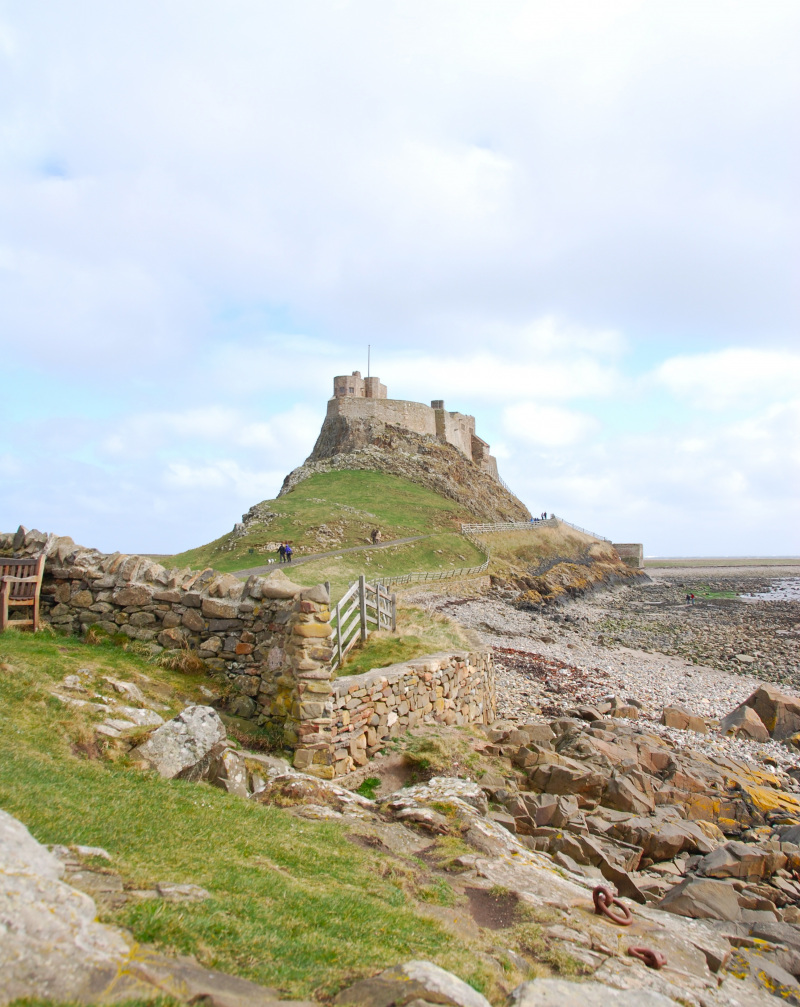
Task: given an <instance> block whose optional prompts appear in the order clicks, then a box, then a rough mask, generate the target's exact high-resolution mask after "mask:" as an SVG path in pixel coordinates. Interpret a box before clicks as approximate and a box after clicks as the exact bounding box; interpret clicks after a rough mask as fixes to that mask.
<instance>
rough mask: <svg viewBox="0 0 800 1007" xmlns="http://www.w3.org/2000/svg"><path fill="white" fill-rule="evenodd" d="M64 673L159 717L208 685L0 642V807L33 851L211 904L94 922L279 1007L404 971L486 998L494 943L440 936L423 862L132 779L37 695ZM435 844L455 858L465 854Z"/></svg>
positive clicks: (29, 637) (443, 877) (432, 866)
mask: <svg viewBox="0 0 800 1007" xmlns="http://www.w3.org/2000/svg"><path fill="white" fill-rule="evenodd" d="M78 671H80V675H81V677H82V679H83V680H84V681H86V682H87V683H89V684H90V687H91V689H92V690H94V691H98V692H101V693H102V692H105V693H108V692H109V691H110V689H109V687H108V686H107V685H106V684H105V683H104V681H103V676H106V675H112V676H114V677H115V678H117V679H122V680H125V681H130V682H134V683H136V684H137V686H138V687H139V688H140V689H141V690H142V692H143V693H144V694H145V696H146V697H147V700H148V701H149V702H151V703H153V702H155V703H158V704H159V706H160V709H161V711H162V715H163V716H164V717H170V716H173V715H174V714H175V713H176V712H178V711H179V710H181V709H182V708H183V707H184V706H185V705H186V704H187V703H191V702H198V701H199V702H201V703H207V702H208V699H207V696H208V693H207V692H206V693H204V694H203V693H201V686H203V687H204V688H206V689H208V687H209V686H211V687H212V688H214V687H215V685H214V682H213V680H210V679H208V678H206V677H205V676H200V677H195V676H190V675H186V674H182V673H176V672H171V671H169V670H167V669H165V668H162V667H159V666H158V665H157V664H154V663H152V662H148V661H145V660H144V659H142V658H141V657H137V656H136V655H135V654H132V653H129V652H125V651H123V650H121V649H119V648H117V647H114V646H112V645H110V644H100V645H95V646H91V645H88V644H86V643H81V642H79V641H78V640H76V639H75V638H70V637H59V636H56V635H54V634H52V633H45V632H42V633H39V634H36V635H35V636H34V635H33V634H29V633H21V632H18V631H7V632H6V633H4V634H2V635H1V636H0V710H2V718H1V719H2V730H0V807H2V808H3V809H4V810H5V811H7V812H8V813H10V814H12V815H14V816H15V817H17V818H18V819H19V820H20V821H22V822H23V823H24V824H25V825H26V826H27V827H28V828H29V829H30V831H31V832H32V834H33V835H34V837H35V838H36V839H38V840H39V841H40V842H42V843H60V844H84V845H89V846H101V847H103V848H105V849H106V850H108V852H109V853H110V855H111V858H112V860H111V864H110V865H107V866H110V867H112V868H113V870H114V871H116V872H118V873H119V874H120V875H121V876H122V879H123V882H124V885H125V889H126V890H128V889H136V890H138V889H146V888H151V887H152V886H153V885H154V884H155V883H156V882H159V881H165V880H166V881H171V882H176V883H193V884H198V885H201V886H202V887H203V888H205V889H207V890H208V891H209V892H211V895H212V897H211V898H210V899H208V900H206V901H204V902H196V903H194V902H193V903H171V902H167V901H164V900H161V899H149V900H138V899H136V898H133V899H131V900H129V901H127V902H125V903H124V904H122V905H116V906H115V905H114V904H106V905H104V906H103V905H101V906H100V907H99V910H100V919H101V921H102V922H105V923H111V924H115V925H117V926H122V927H125V928H127V929H128V930H129V931H130V932H131V933H132V934H133V936H134V938H135V939H136V940H137V941H140V942H143V943H147V944H150V945H155V946H156V947H157V948H158V949H159V950H161V951H164V952H166V953H168V954H174V953H177V954H192V955H194V956H196V957H197V958H198V959H199V960H200V962H201V963H203V964H205V965H206V966H207V967H210V968H218V969H222V970H223V971H226V972H230V973H232V974H234V975H239V976H243V977H245V978H248V979H251V980H253V981H255V982H258V983H261V984H264V985H267V986H272V987H277V988H278V989H279V990H280V991H281V992H282V993H283V994H284V996H289V997H293V998H295V997H309V996H314V997H315V998H319V999H322V1000H327V999H328V998H329V997H330V996H332V995H333V994H335V993H336V992H337V990H339V989H341V988H342V987H343V986H347V985H349V984H350V983H352V982H354V981H356V980H357V979H358V978H361V977H364V976H367V975H370V974H373V973H375V972H376V971H379V970H380V969H381V968H385V967H388V966H390V965H394V964H396V963H397V962H402V961H409V960H412V959H426V960H430V961H434V962H436V963H438V964H439V965H441V966H442V967H443V968H447V969H450V970H452V971H454V972H456V973H457V974H458V975H459V976H461V977H462V978H463V979H465V980H467V981H468V982H471V983H472V984H473V985H474V986H475V987H476V988H477V989H480V990H481V991H483V992H485V993H487V994H488V995H489V996H493V995H494V996H495V997H498V995H499V994H498V989H497V987H496V985H495V979H493V978H492V977H493V976H495V978H496V974H497V970H496V968H495V969H494V970H488V969H487V968H486V966H485V964H484V963H483V962H482V960H481V958H482V952H485V951H487V950H490V949H491V950H495V952H496V953H497V954H501V953H502V952H501V951H498V950H497V949H494V948H493V946H492V933H493V932H492V931H487V932H486V935H485V937H484V936H482V932H476V933H474V934H473V936H471V937H469V938H467V939H465V936H464V934H463V933H462V932H460V931H459V929H458V927H457V926H455V925H454V924H453V922H452V917H453V910H452V909H448V910H445V908H444V907H446V906H452V904H453V902H454V901H455V899H456V895H455V894H454V892H453V890H452V889H451V886H450V881H451V880H453V878H454V876H453V875H452V874H448V873H447V872H446V871H445V870H444V869H442V868H440V867H437V866H436V863H437V862H436V858H435V856H433V855H432V856H431V857H429V861H430V863H428V862H423V861H422V860H420V859H419V858H405V859H403V858H398V857H394V856H391V855H389V854H388V851H386V850H385V849H383V848H381V849H378V850H376V849H373V848H372V847H370V846H369V844H365V843H364V842H363V841H353V837H352V836H351V837H350V838H348V836H349V832H348V825H347V824H346V822H344V821H310V820H308V819H303V818H298V817H296V816H294V815H292V814H291V813H290V812H289V811H287V810H285V809H284V808H283V807H278V806H275V805H265V804H260V803H258V802H254V801H248V800H244V799H242V798H239V797H236V796H233V795H229V794H226V793H224V792H223V791H222V790H218V789H216V788H214V787H211V786H209V785H208V784H201V783H190V782H187V781H184V780H177V779H176V780H163V779H161V778H159V777H158V776H157V775H155V774H152V773H143V772H141V771H140V770H137V769H135V768H133V767H132V765H131V764H130V762H129V760H128V756H127V755H122V754H120V752H119V751H117V752H115V751H114V743H113V742H107V741H106V744H107V745H108V747H107V748H105V749H104V748H103V742H102V739H100V741H99V742H98V739H96V738H95V732H94V730H93V723H94V722H95V721H97V720H98V719H102V716H103V714H101V713H95V712H92V711H91V710H90V709H89V708H76V707H74V706H68V705H66V704H64V703H63V702H62V701H59V700H58V699H56V698H55V697H54V696H53V695H52V694H51V690H52V689H53V687H54V685H55V684H56V683H57V682H59V681H60V680H62V679H63V677H64V676H65V675H68V674H75V673H77V672H78ZM469 737H470V735H469V734H468V733H467V734H465V738H466V739H467V740H466V741H465V744H468V739H469ZM445 838H446V839H447V840H448V842H450V843H451V844H453V845H454V848H455V849H456V852H457V853H460V852H464V851H467V852H468V851H469V848H468V847H464V846H463V843H461V842H460V841H459V840H456V839H454V838H453V839H450V838H449V837H445ZM431 842H436V843H438V840H436V841H435V840H434V837H431ZM377 845H378V847H380V843H378V844H377ZM437 849H438V846H436V845H434V846H432V847H431V850H432V851H435V850H437ZM381 850H382V852H381ZM452 855H454V854H452V853H451V854H450V856H451V857H452ZM459 898H460V900H461V901H462V902H464V903H465V904H466V903H467V900H466V898H465V897H463V896H459ZM463 911H464V912H466V911H467V910H463ZM503 941H504V945H503V946H505V944H506V943H507V941H508V938H507V937H506V936H505V935H504V938H503ZM495 943H496V942H495ZM521 978H522V977H521V976H520V977H518V979H517V981H520V980H521Z"/></svg>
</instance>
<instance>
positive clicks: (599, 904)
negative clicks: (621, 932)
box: [592, 885, 633, 927]
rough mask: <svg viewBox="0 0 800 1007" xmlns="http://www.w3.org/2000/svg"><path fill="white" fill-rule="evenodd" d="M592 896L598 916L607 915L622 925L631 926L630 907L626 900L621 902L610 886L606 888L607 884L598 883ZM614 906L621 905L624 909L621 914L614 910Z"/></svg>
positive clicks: (612, 920)
mask: <svg viewBox="0 0 800 1007" xmlns="http://www.w3.org/2000/svg"><path fill="white" fill-rule="evenodd" d="M592 898H593V899H594V911H595V914H596V915H597V916H607V917H608V918H609V919H610V920H611V922H612V923H616V924H618V926H621V927H629V926H630V925H631V923H633V916H632V914H631V911H630V909H629V908H628V907H627V906H626V905H625V903H624V902H620V900H619V899H618V898H617V897H616V896H615V895H614V893H613V892H612V891H611V889H610V888H606V887H605V885H598V886H597V887H596V888H595V889H594V891H593V892H592ZM613 906H619V908H620V909H621V910H622V915H621V916H620V915H618V914H617V913H616V912H614V911H613V909H612V907H613Z"/></svg>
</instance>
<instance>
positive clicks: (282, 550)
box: [278, 542, 286, 563]
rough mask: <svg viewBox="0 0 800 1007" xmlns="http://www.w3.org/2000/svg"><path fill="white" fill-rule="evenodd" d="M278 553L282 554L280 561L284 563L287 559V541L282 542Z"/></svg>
mask: <svg viewBox="0 0 800 1007" xmlns="http://www.w3.org/2000/svg"><path fill="white" fill-rule="evenodd" d="M278 555H279V556H280V560H279V562H281V563H283V562H284V560H285V559H286V543H285V542H281V544H280V548H279V549H278Z"/></svg>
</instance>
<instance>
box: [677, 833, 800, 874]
mask: <svg viewBox="0 0 800 1007" xmlns="http://www.w3.org/2000/svg"><path fill="white" fill-rule="evenodd" d="M785 863H786V854H785V853H780V852H778V851H773V850H762V849H761V847H759V846H751V845H750V844H748V843H739V842H735V841H733V842H730V843H725V845H724V846H719V847H717V849H716V850H713V851H712V852H711V853H709V854H707V855H706V856H705V857H703V859H702V860H701V861H700V863H699V864H698V865H697V873H698V874H700V875H702V876H703V877H707V878H742V879H743V880H744V881H760V880H761V879H762V878H767V877H769V876H770V875H772V874H774V873H775V871H777V870H779V869H780V868H781V867H783V865H784V864H785Z"/></svg>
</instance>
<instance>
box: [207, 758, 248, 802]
mask: <svg viewBox="0 0 800 1007" xmlns="http://www.w3.org/2000/svg"><path fill="white" fill-rule="evenodd" d="M209 781H210V783H212V784H213V786H215V787H219V788H220V789H221V790H226V791H227V792H228V793H229V794H236V795H237V796H238V797H247V796H248V794H249V791H248V789H247V766H245V764H244V759H242V758H241V756H239V755H237V754H236V752H232V751H231V750H230V749H229V748H228V749H226V750H225V751H224V752H223V753H222V755H221V756H220V757H219V759H217V761H216V763H215V765H214V768H213V769H212V770H211V772H210V774H209Z"/></svg>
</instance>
